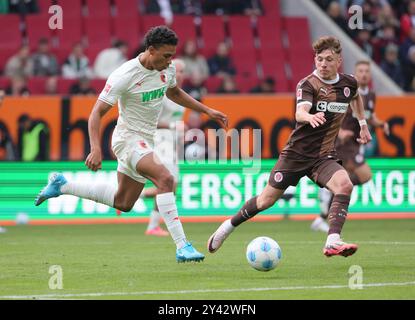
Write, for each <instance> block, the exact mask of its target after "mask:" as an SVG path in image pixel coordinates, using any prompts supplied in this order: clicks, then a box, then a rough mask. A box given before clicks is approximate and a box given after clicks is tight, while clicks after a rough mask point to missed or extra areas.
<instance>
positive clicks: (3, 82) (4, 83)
mask: <svg viewBox="0 0 415 320" xmlns="http://www.w3.org/2000/svg"><path fill="white" fill-rule="evenodd" d="M9 86H10V78H9V77H0V89H3V90H6V89H7V88H8V87H9Z"/></svg>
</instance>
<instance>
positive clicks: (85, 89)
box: [70, 77, 96, 95]
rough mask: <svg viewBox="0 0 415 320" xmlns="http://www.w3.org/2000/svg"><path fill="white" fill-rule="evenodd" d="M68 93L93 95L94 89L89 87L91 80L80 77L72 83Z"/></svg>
mask: <svg viewBox="0 0 415 320" xmlns="http://www.w3.org/2000/svg"><path fill="white" fill-rule="evenodd" d="M70 94H73V95H95V94H96V92H95V89H94V88H92V87H91V81H90V80H89V79H88V78H86V77H83V78H80V79H79V81H78V82H77V83H74V84H73V85H72V87H71V89H70Z"/></svg>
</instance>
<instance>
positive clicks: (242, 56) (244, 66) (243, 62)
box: [231, 48, 258, 77]
mask: <svg viewBox="0 0 415 320" xmlns="http://www.w3.org/2000/svg"><path fill="white" fill-rule="evenodd" d="M231 57H232V59H233V62H234V64H235V68H236V73H237V75H239V76H244V77H258V73H257V58H256V53H255V50H254V49H253V48H251V49H244V50H237V51H235V50H233V51H232V52H231Z"/></svg>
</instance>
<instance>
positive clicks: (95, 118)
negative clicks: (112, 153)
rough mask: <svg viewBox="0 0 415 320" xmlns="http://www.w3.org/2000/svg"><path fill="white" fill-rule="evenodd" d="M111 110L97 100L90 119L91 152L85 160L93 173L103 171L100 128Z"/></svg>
mask: <svg viewBox="0 0 415 320" xmlns="http://www.w3.org/2000/svg"><path fill="white" fill-rule="evenodd" d="M109 109H111V105H109V104H107V103H105V102H103V101H101V100H97V102H96V103H95V105H94V108H93V109H92V112H91V114H90V116H89V119H88V133H89V143H90V146H91V151H90V153H89V154H88V156H87V158H86V160H85V165H86V166H87V167H88V168H89V169H91V170H92V171H97V170H99V169H101V164H102V152H101V141H100V138H99V128H100V124H101V118H102V117H103V116H104V115H105V114H106V113H107V112H108V110H109Z"/></svg>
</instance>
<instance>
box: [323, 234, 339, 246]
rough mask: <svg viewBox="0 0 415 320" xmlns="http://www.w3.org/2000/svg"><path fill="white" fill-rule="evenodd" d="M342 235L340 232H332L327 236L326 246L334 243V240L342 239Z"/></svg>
mask: <svg viewBox="0 0 415 320" xmlns="http://www.w3.org/2000/svg"><path fill="white" fill-rule="evenodd" d="M340 240H341V239H340V235H339V234H338V233H332V234H329V235H328V237H327V241H326V246H327V245H329V244H331V243H333V242H337V241H340Z"/></svg>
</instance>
